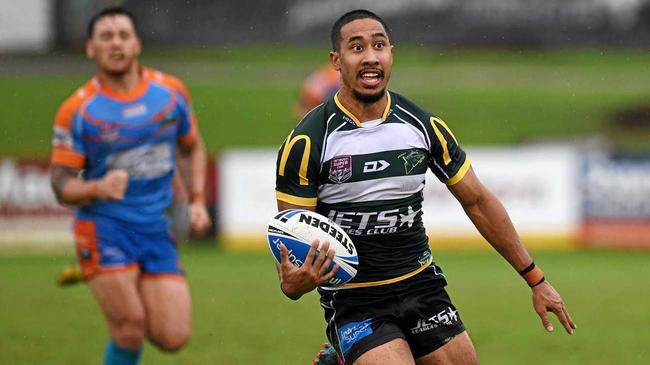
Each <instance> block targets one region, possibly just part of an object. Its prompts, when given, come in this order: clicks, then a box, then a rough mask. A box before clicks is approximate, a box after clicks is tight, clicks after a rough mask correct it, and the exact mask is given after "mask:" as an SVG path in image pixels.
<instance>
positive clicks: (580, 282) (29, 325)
mask: <svg viewBox="0 0 650 365" xmlns="http://www.w3.org/2000/svg"><path fill="white" fill-rule="evenodd" d="M182 255H183V260H182V261H183V264H184V266H185V268H186V270H187V273H188V278H189V280H190V284H191V290H192V295H193V310H194V322H193V324H194V333H193V338H192V341H191V343H190V345H189V346H188V347H187V348H185V349H184V350H183V351H182V352H180V353H179V354H177V355H168V354H162V353H160V352H158V351H157V350H155V349H153V348H152V347H150V346H148V347H147V348H146V350H145V353H144V356H143V362H142V363H143V364H145V365H146V364H188V365H189V364H224V365H226V364H292V365H293V364H296V365H301V364H304V365H307V364H310V359H311V358H312V356H313V355H314V354H315V353H316V351H317V350H318V348H319V346H320V344H321V343H322V342H323V341H324V339H325V337H324V321H323V319H322V312H321V309H320V307H319V305H318V303H317V297H316V295H314V294H310V295H308V296H306V297H304V298H303V299H301V300H300V301H298V302H292V301H290V300H288V299H285V298H284V297H283V296H282V295H281V293H280V291H279V290H278V283H277V278H276V274H275V269H274V268H273V263H272V258H271V256H270V255H268V254H267V253H266V252H260V253H259V254H253V253H249V254H241V253H239V254H238V253H228V252H222V251H220V250H216V249H214V248H212V247H210V246H209V245H203V246H201V247H193V248H186V249H184V250H183V251H182ZM535 257H536V261H537V262H538V263H539V264H540V265H541V266H542V267H543V268H544V270H545V271H546V273H547V276H548V277H549V278H550V280H551V281H552V283H553V284H554V285H555V286H556V288H557V289H558V290H559V291H560V292H561V293H562V295H563V296H564V299H565V301H566V303H567V305H568V308H569V310H570V311H571V314H572V315H573V318H574V319H575V321H576V323H577V325H578V329H577V331H576V333H575V335H573V336H568V335H567V334H565V333H563V330H561V329H560V328H559V327H560V326H559V324H557V321H555V323H556V332H555V333H552V334H548V333H545V331H544V330H543V329H542V326H541V324H540V322H539V320H538V317H537V315H536V314H535V313H534V312H533V309H532V306H531V304H530V291H529V289H527V287H526V285H525V283H524V282H523V281H522V280H521V279H519V278H518V277H517V274H516V273H514V272H513V271H512V269H510V268H509V267H508V266H507V265H506V264H505V262H504V261H503V260H501V259H500V258H499V257H498V256H497V255H496V254H495V253H492V252H487V251H486V252H474V253H462V254H461V253H450V252H443V253H440V254H438V255H436V259H437V261H438V262H439V263H440V265H441V266H442V267H443V269H445V272H446V274H447V277H448V280H449V281H450V286H449V287H448V290H449V292H450V294H451V296H452V298H453V299H454V301H455V303H456V305H457V306H458V307H459V309H460V313H461V315H462V318H463V320H464V321H465V323H466V325H467V327H468V329H469V332H470V334H471V336H472V338H473V340H474V343H475V345H476V347H477V350H478V353H479V356H480V360H481V361H482V363H483V364H524V363H525V364H544V365H548V364H647V363H650V348H649V347H648V343H649V342H650V331H648V326H650V313H649V312H648V308H649V305H650V302H649V300H650V299H649V298H650V285H648V282H647V279H648V277H650V265H648V264H647V263H648V260H650V255H648V254H640V253H623V252H609V251H596V252H593V251H592V252H570V253H567V252H565V253H548V252H547V253H537V254H536V255H535ZM70 260H71V257H70V256H69V255H64V254H48V255H44V254H43V255H29V256H27V255H8V254H6V253H5V254H4V255H2V256H0V293H2V295H0V323H1V324H2V326H1V330H0V363H2V364H92V363H95V364H96V363H99V359H100V357H101V354H102V351H103V346H104V344H105V342H106V340H107V334H106V331H105V328H104V323H103V321H102V319H101V316H100V313H99V312H98V309H97V307H96V305H95V303H94V302H93V299H92V297H91V295H90V292H89V290H88V288H87V287H86V286H85V285H78V286H75V287H69V288H59V287H56V286H55V285H54V282H53V281H54V276H55V274H56V273H57V272H58V270H59V269H60V268H61V267H62V265H64V264H65V263H67V262H69V261H70Z"/></svg>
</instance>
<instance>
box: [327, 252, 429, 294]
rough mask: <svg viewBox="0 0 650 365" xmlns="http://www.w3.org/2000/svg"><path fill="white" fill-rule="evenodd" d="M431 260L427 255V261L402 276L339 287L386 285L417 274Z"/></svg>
mask: <svg viewBox="0 0 650 365" xmlns="http://www.w3.org/2000/svg"><path fill="white" fill-rule="evenodd" d="M432 262H433V257H429V260H427V262H426V263H425V264H424V265H422V266H420V267H418V268H417V269H415V270H413V271H411V272H409V273H406V274H404V275H402V276H398V277H396V278H392V279H386V280H379V281H368V282H365V283H348V284H343V285H341V286H340V287H339V288H341V289H353V288H367V287H369V286H379V285H386V284H392V283H396V282H398V281H402V280H404V279H408V278H410V277H412V276H414V275H417V274H419V273H420V272H422V271H423V270H424V269H426V268H427V267H429V265H431V263H432Z"/></svg>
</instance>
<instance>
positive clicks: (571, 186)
mask: <svg viewBox="0 0 650 365" xmlns="http://www.w3.org/2000/svg"><path fill="white" fill-rule="evenodd" d="M468 155H469V156H470V157H471V159H472V162H473V166H475V167H474V168H475V171H476V173H477V174H478V176H479V178H480V179H481V180H482V181H483V183H484V184H485V185H486V186H487V187H488V188H489V189H490V190H491V191H492V192H494V193H495V195H497V196H498V197H499V198H500V200H501V201H502V202H503V204H504V205H505V207H506V209H507V210H508V212H509V214H510V216H511V218H512V220H513V222H514V223H515V226H516V227H517V229H518V231H519V233H520V234H521V235H522V236H523V238H524V239H525V240H526V242H527V243H528V242H530V241H539V243H540V244H542V245H550V244H560V245H568V244H570V243H571V241H572V240H573V239H574V235H575V233H576V232H577V229H578V227H579V224H580V190H579V188H578V186H577V181H578V175H579V173H580V169H579V166H580V165H579V158H578V153H577V152H576V151H575V150H574V149H572V148H568V147H557V146H551V147H549V146H539V147H521V148H475V149H470V150H469V151H468ZM276 157H277V151H275V150H230V151H227V152H225V153H223V154H222V156H221V159H220V168H221V169H220V173H219V176H220V188H221V190H220V197H221V199H220V201H219V212H220V218H221V220H220V221H221V224H222V225H221V228H222V233H223V234H224V236H223V242H224V243H226V244H234V245H235V246H238V247H241V245H253V246H256V245H261V243H260V242H264V241H263V239H262V238H263V235H264V232H265V229H266V225H267V223H268V219H269V217H272V216H273V215H274V214H275V213H276V212H277V207H276V200H275V168H276ZM383 165H385V164H382V163H381V162H379V161H378V162H376V163H371V164H368V168H369V169H379V168H381V167H382V166H383ZM348 169H349V161H347V160H346V159H345V157H344V156H342V157H341V158H340V159H339V160H337V164H336V166H335V167H334V168H333V170H332V171H329V177H330V179H332V177H334V176H335V177H336V179H337V180H339V181H341V182H340V183H344V180H345V179H344V177H345V175H346V173H345V171H347V170H348ZM424 196H425V197H424V205H423V207H422V211H423V222H424V225H425V227H426V228H427V234H428V236H429V237H430V238H431V239H432V241H433V242H434V244H436V243H438V241H440V242H447V241H448V242H450V243H451V242H453V243H458V242H459V240H462V241H466V242H481V244H483V242H484V241H483V239H482V238H481V237H480V236H479V234H478V233H477V231H476V228H474V226H473V225H472V223H471V222H470V221H469V219H468V218H467V216H466V215H465V213H464V211H463V210H462V208H461V206H460V204H459V203H458V202H457V201H456V200H455V199H454V197H453V196H452V195H451V193H450V192H449V191H448V190H447V188H446V186H445V185H444V184H442V183H440V182H439V181H438V180H437V179H436V178H435V176H434V175H433V174H431V173H427V184H426V187H425V190H424ZM339 213H340V214H341V217H343V218H349V219H352V220H353V219H354V218H355V217H353V216H349V217H348V216H346V215H345V213H341V212H337V213H336V214H339ZM415 213H417V211H416V209H414V210H413V211H411V212H386V214H385V216H384V217H377V219H380V218H381V219H382V222H384V221H385V222H384V223H385V224H387V225H388V223H390V222H392V221H395V224H394V225H395V226H399V225H400V224H402V225H406V224H409V219H411V217H412V216H414V215H415ZM330 218H332V217H330ZM333 218H334V220H336V219H337V217H333ZM366 220H368V218H366ZM345 222H346V221H345V220H343V221H342V223H343V225H345ZM255 242H257V244H255ZM260 247H261V246H260Z"/></svg>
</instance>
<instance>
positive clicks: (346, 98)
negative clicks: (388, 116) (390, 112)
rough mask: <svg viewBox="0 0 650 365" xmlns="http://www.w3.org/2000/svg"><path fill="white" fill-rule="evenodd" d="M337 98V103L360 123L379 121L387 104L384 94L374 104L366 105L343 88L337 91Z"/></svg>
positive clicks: (350, 91)
mask: <svg viewBox="0 0 650 365" xmlns="http://www.w3.org/2000/svg"><path fill="white" fill-rule="evenodd" d="M337 97H338V99H339V102H340V103H341V104H342V105H343V106H344V107H345V108H346V109H347V110H348V111H349V112H350V113H352V114H353V115H354V116H355V117H356V118H357V119H358V120H359V121H360V122H361V123H363V122H369V121H371V120H377V119H381V118H382V116H383V114H384V111H385V110H386V103H388V98H387V97H386V92H384V96H382V97H381V98H380V99H379V100H377V101H376V102H374V103H366V102H363V101H361V100H359V99H357V97H355V96H354V94H353V93H352V90H350V89H348V88H345V87H342V88H341V89H340V90H339V92H338V94H337Z"/></svg>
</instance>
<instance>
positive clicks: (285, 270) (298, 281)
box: [280, 240, 339, 300]
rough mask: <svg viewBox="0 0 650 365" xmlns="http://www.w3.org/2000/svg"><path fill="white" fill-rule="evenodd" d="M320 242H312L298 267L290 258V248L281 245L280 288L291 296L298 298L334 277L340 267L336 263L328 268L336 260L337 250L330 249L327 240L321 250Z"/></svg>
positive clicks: (294, 298)
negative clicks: (303, 260)
mask: <svg viewBox="0 0 650 365" xmlns="http://www.w3.org/2000/svg"><path fill="white" fill-rule="evenodd" d="M318 247H319V242H318V241H317V240H315V241H314V242H312V244H311V247H310V248H309V251H308V252H307V257H306V258H305V262H304V263H303V264H302V266H300V267H298V266H296V265H294V264H293V263H291V261H290V260H289V250H288V249H287V247H286V246H285V245H283V244H281V245H280V257H281V260H280V288H281V289H282V292H284V294H285V295H286V296H288V297H289V298H291V299H293V300H296V299H298V298H300V297H301V296H302V295H303V294H305V293H308V292H310V291H312V290H314V289H316V287H317V286H319V285H321V284H323V283H325V282H327V281H328V280H330V279H332V278H333V277H334V275H336V272H337V271H338V269H339V265H338V264H335V265H334V267H332V270H329V271H328V270H327V269H328V268H329V266H330V264H331V263H332V261H333V260H334V256H335V255H336V252H335V251H334V250H333V249H332V250H330V249H329V247H330V243H329V242H327V241H325V242H323V245H322V246H321V247H320V250H319V248H318Z"/></svg>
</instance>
